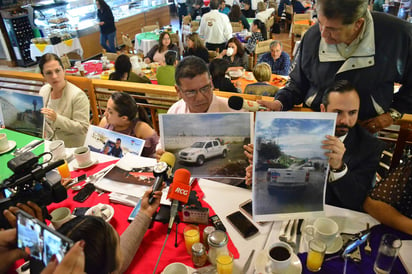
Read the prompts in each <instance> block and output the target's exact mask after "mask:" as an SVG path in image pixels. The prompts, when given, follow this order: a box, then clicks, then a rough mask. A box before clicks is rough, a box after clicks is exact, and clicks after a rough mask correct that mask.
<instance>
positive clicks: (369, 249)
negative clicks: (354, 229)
mask: <svg viewBox="0 0 412 274" xmlns="http://www.w3.org/2000/svg"><path fill="white" fill-rule="evenodd" d="M366 229H367V230H369V223H366ZM369 237H370V235H369V236H368V238H367V239H366V245H365V248H364V250H365V254H367V255H370V254H371V253H372V248H371V246H370V243H369Z"/></svg>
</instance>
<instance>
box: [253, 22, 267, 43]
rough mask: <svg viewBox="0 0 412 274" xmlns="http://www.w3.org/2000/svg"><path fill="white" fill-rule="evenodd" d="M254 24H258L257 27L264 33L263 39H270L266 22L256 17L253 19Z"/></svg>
mask: <svg viewBox="0 0 412 274" xmlns="http://www.w3.org/2000/svg"><path fill="white" fill-rule="evenodd" d="M253 24H254V25H256V26H257V28H258V29H259V30H260V32H261V33H262V36H263V39H264V40H267V39H268V33H267V31H266V25H265V23H263V22H262V21H260V20H259V19H255V20H253Z"/></svg>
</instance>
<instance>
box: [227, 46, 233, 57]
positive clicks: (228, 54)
mask: <svg viewBox="0 0 412 274" xmlns="http://www.w3.org/2000/svg"><path fill="white" fill-rule="evenodd" d="M233 51H234V50H233V48H227V49H226V55H227V56H232V55H233Z"/></svg>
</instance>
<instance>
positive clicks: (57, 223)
mask: <svg viewBox="0 0 412 274" xmlns="http://www.w3.org/2000/svg"><path fill="white" fill-rule="evenodd" d="M50 215H51V217H52V219H51V223H52V224H53V227H54V229H59V228H60V227H61V226H62V225H63V224H64V223H66V222H68V221H70V220H71V219H72V218H73V215H72V212H71V211H70V208H68V207H60V208H57V209H55V210H53V211H52V212H51V213H50Z"/></svg>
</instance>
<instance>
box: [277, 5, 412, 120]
mask: <svg viewBox="0 0 412 274" xmlns="http://www.w3.org/2000/svg"><path fill="white" fill-rule="evenodd" d="M372 18H373V23H374V29H375V31H374V35H375V55H374V56H362V57H359V56H358V57H357V56H352V57H351V58H349V59H347V61H346V62H348V63H350V62H353V63H354V62H356V61H357V60H361V59H362V58H363V59H367V58H368V60H369V62H370V64H371V66H368V67H363V68H357V67H356V66H355V65H352V66H355V67H354V68H353V69H350V70H346V71H344V72H340V73H337V71H338V70H339V68H340V67H341V66H342V64H343V63H344V62H343V61H335V62H322V63H321V62H320V61H319V42H320V39H321V36H320V31H319V26H318V25H317V24H316V25H315V26H313V27H311V28H310V29H309V30H308V31H307V32H306V33H305V36H304V37H303V39H302V42H301V44H300V51H299V53H298V55H297V56H296V58H295V62H294V63H293V64H292V71H291V73H290V75H289V76H290V80H289V81H288V83H287V84H286V86H285V87H284V88H283V89H281V90H279V92H278V93H276V96H275V98H276V99H279V100H280V101H281V102H282V104H283V109H284V110H289V109H291V108H292V107H293V105H296V104H300V103H304V104H305V106H309V107H310V108H312V109H314V110H317V111H319V108H320V103H321V99H322V95H323V92H324V90H325V89H326V87H328V86H330V85H331V84H332V83H333V82H334V81H336V80H339V79H346V80H348V81H350V82H351V83H352V84H353V85H354V87H355V88H356V89H357V91H358V92H359V95H360V102H361V105H360V112H359V119H360V120H366V119H368V118H372V117H375V116H377V112H376V110H375V107H374V103H376V104H378V105H379V106H380V107H381V108H382V109H383V110H384V111H385V112H387V111H388V110H389V108H394V109H396V110H398V111H399V112H401V113H412V25H411V24H410V23H408V22H406V21H403V20H400V19H398V18H396V17H395V16H392V15H388V14H384V13H372ZM394 83H400V84H402V87H401V88H400V89H399V92H398V93H396V94H394Z"/></svg>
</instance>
